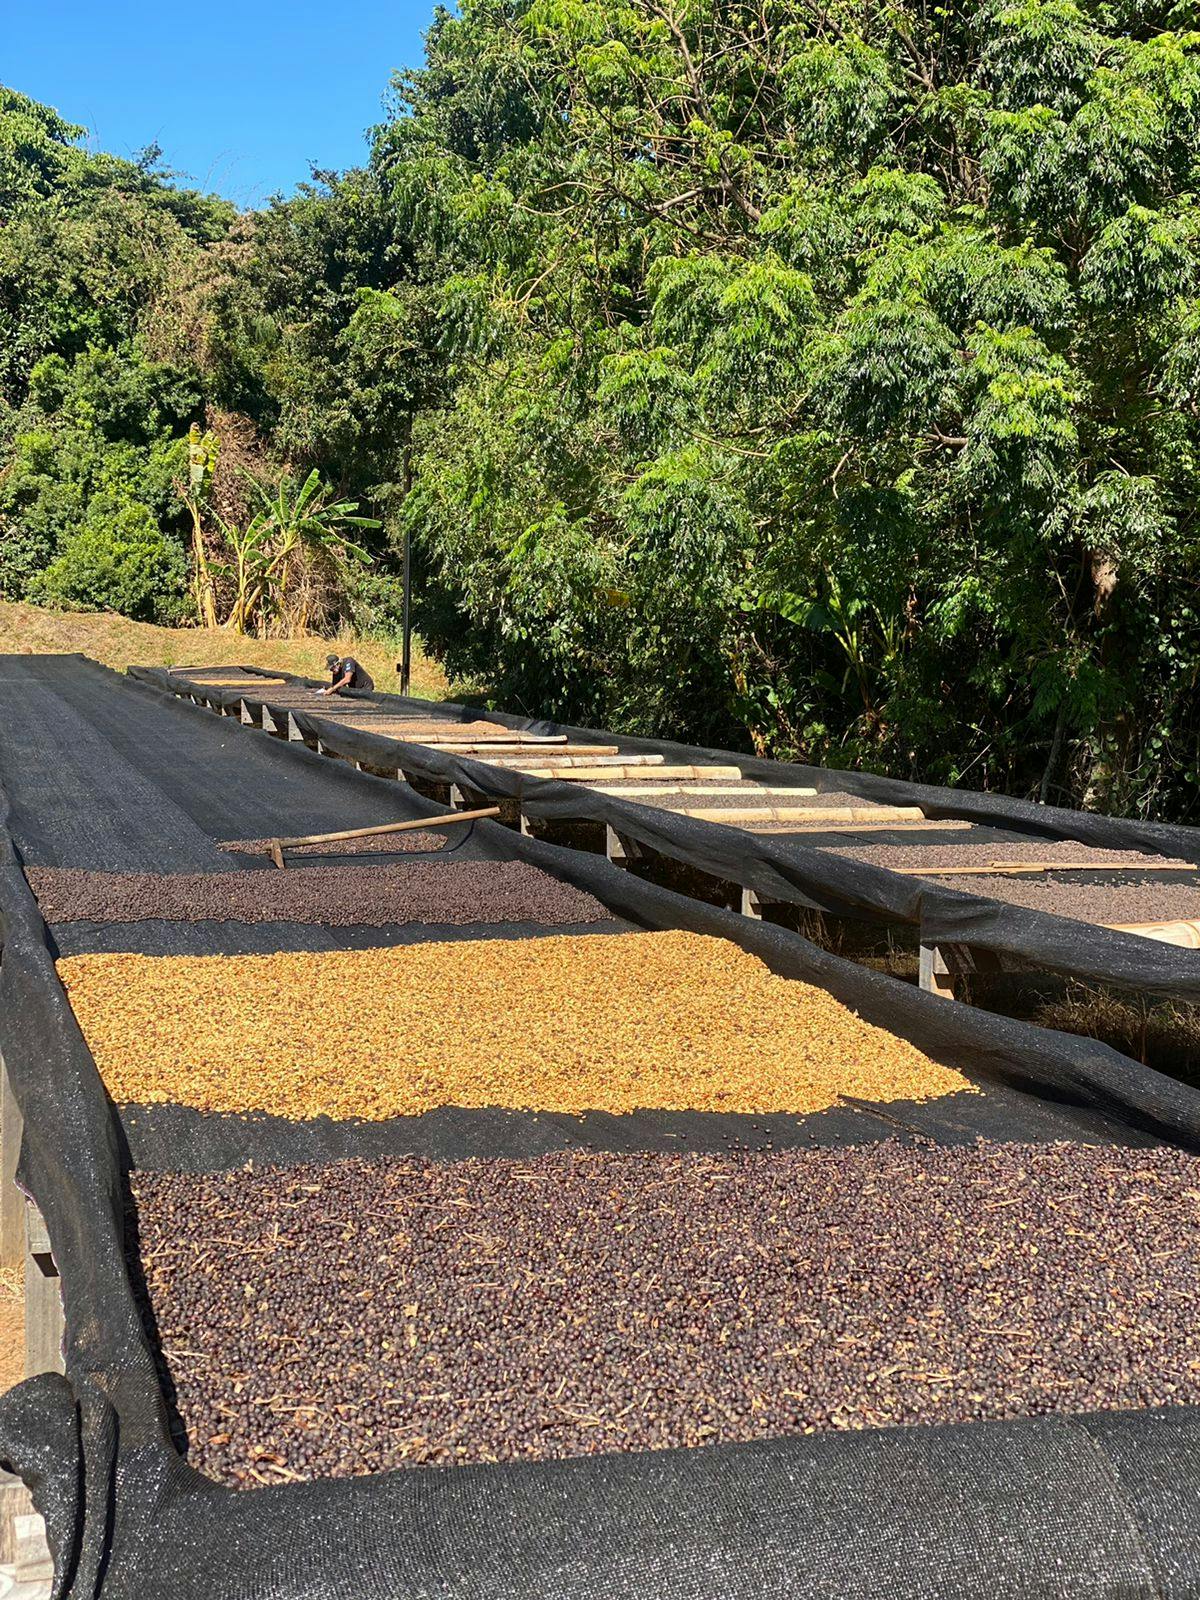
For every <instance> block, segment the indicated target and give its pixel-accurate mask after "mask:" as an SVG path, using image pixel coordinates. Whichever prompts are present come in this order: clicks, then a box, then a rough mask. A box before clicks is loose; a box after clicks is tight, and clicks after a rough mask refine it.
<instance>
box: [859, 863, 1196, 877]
mask: <svg viewBox="0 0 1200 1600" xmlns="http://www.w3.org/2000/svg"><path fill="white" fill-rule="evenodd" d="M871 865H872V866H876V867H878V866H883V867H886V869H887V871H888V872H895V873H898V874H903V875H904V876H905V877H917V878H955V877H981V876H982V877H1008V876H1017V875H1020V874H1022V873H1030V872H1196V871H1198V870H1200V868H1197V867H1196V866H1195V865H1194V863H1192V862H1190V861H1161V862H1159V861H1156V862H1147V861H1134V862H1126V861H1120V862H1117V861H1101V862H1096V863H1095V864H1094V865H1093V864H1089V863H1088V862H1086V861H991V862H987V863H986V864H983V865H979V866H955V867H888V866H887V863H886V862H880V861H873V862H872V863H871Z"/></svg>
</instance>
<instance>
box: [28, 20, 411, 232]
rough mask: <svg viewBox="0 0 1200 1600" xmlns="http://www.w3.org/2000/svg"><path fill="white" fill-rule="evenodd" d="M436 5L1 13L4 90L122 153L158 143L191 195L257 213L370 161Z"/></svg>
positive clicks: (102, 146)
mask: <svg viewBox="0 0 1200 1600" xmlns="http://www.w3.org/2000/svg"><path fill="white" fill-rule="evenodd" d="M433 9H434V0H334V3H329V0H326V3H324V4H319V3H317V0H288V3H285V0H244V3H243V4H240V5H239V4H237V3H235V0H202V3H201V4H199V5H186V4H185V5H179V4H175V5H166V6H164V5H163V4H162V3H161V0H157V3H156V4H154V5H150V4H146V3H142V0H100V3H97V0H88V3H86V4H85V3H81V0H56V3H55V4H53V5H36V4H35V5H29V4H26V5H22V4H20V0H7V3H5V0H0V12H3V13H4V23H3V34H4V41H3V49H2V50H0V81H3V82H4V83H6V84H8V85H9V86H10V87H11V88H14V89H19V90H20V91H21V92H22V94H27V95H31V96H32V97H33V98H34V99H35V100H42V101H45V102H46V103H47V104H49V105H52V106H54V107H55V108H56V109H57V110H58V111H60V112H61V113H62V115H63V116H64V117H66V118H67V120H68V121H70V122H78V123H83V124H85V125H86V126H87V128H88V129H89V131H90V136H91V143H92V144H93V145H94V146H95V147H96V148H98V149H103V150H111V151H112V152H113V154H114V155H121V156H129V155H131V154H132V153H133V152H134V151H135V150H139V149H142V148H143V147H144V146H146V145H148V144H151V143H154V142H155V141H157V142H158V143H159V144H161V145H162V148H163V155H164V158H165V160H166V162H167V164H168V165H169V166H171V167H173V168H176V169H178V170H180V171H182V172H185V173H186V174H187V175H188V177H189V179H190V180H191V181H192V182H193V183H194V184H196V185H197V186H198V187H200V188H203V189H213V190H216V191H217V192H218V193H220V194H224V195H226V196H228V197H229V198H230V199H231V200H234V201H236V202H237V203H238V204H239V205H244V206H250V205H257V204H260V203H261V202H262V201H264V200H265V199H266V198H267V197H268V196H269V195H271V194H272V193H274V192H275V191H277V190H279V191H282V192H284V193H288V192H290V190H292V189H293V188H294V187H295V185H296V184H297V183H301V182H303V181H304V179H305V178H307V177H308V171H309V165H310V163H312V162H316V164H317V165H318V166H321V167H338V168H342V167H348V166H354V165H355V164H357V163H359V162H361V161H362V159H363V158H364V156H365V154H366V144H365V141H364V138H363V135H364V132H365V130H366V129H367V128H368V127H370V126H371V125H372V124H373V123H376V122H378V121H379V120H380V119H381V112H382V99H383V95H384V94H385V92H386V90H387V87H388V80H389V77H390V75H391V73H392V71H393V70H394V69H395V68H397V67H402V66H417V65H419V64H420V61H421V57H422V48H421V34H422V32H423V31H424V29H425V28H427V27H428V25H429V22H430V20H431V18H432V15H433Z"/></svg>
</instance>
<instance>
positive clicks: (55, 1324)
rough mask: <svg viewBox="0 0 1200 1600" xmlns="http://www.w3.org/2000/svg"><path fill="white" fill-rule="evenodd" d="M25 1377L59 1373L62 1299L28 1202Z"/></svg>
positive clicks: (40, 1224) (42, 1228) (45, 1239)
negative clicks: (44, 1373)
mask: <svg viewBox="0 0 1200 1600" xmlns="http://www.w3.org/2000/svg"><path fill="white" fill-rule="evenodd" d="M25 1230H26V1232H25V1238H26V1249H25V1376H26V1377H27V1378H36V1377H38V1375H39V1374H40V1373H43V1372H62V1371H63V1370H64V1366H63V1350H62V1347H63V1334H64V1332H65V1330H66V1324H65V1323H64V1321H63V1306H62V1295H61V1294H60V1293H59V1281H58V1268H57V1267H56V1266H55V1264H54V1257H53V1255H52V1254H51V1252H50V1236H49V1234H48V1233H47V1232H46V1224H45V1222H44V1221H43V1220H42V1214H41V1212H40V1211H39V1210H38V1208H37V1207H36V1206H35V1205H33V1204H32V1202H31V1203H30V1204H29V1205H28V1206H27V1207H26V1210H25Z"/></svg>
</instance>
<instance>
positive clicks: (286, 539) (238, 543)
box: [225, 468, 380, 633]
mask: <svg viewBox="0 0 1200 1600" xmlns="http://www.w3.org/2000/svg"><path fill="white" fill-rule="evenodd" d="M247 482H248V483H249V485H250V488H251V491H252V493H253V494H254V495H255V496H256V497H257V499H258V500H259V502H260V503H259V507H258V510H257V511H256V512H255V514H254V516H253V517H252V518H251V520H250V522H249V523H248V524H247V525H246V527H245V529H244V530H239V529H236V528H227V529H226V530H225V536H226V539H227V540H228V543H229V546H230V549H231V550H232V551H233V555H234V565H233V566H232V567H230V568H227V569H226V571H227V573H228V575H229V577H230V578H231V579H232V581H233V586H234V601H233V606H232V608H231V610H230V613H229V618H228V620H227V622H226V627H229V628H232V629H233V630H234V631H235V632H236V633H245V632H246V631H247V629H248V627H249V626H250V624H251V622H252V621H253V619H254V617H255V615H256V613H257V614H258V615H259V617H260V621H261V623H262V624H264V625H265V624H266V622H267V621H269V619H270V618H271V617H272V616H280V615H282V613H283V610H284V606H285V604H286V597H287V594H288V589H289V583H290V580H291V576H292V572H293V568H294V566H295V564H296V563H297V561H298V560H299V559H300V558H301V557H303V556H309V557H311V556H316V557H318V558H320V559H324V560H325V561H327V562H329V563H330V564H331V565H332V566H333V567H334V568H335V569H336V570H337V571H339V572H344V571H345V568H346V566H347V563H348V562H351V561H354V562H357V563H358V564H359V565H361V566H367V565H369V564H370V560H371V557H370V555H369V554H368V552H367V551H366V550H364V549H363V548H362V546H361V545H358V544H355V543H354V542H353V540H351V539H349V538H347V536H346V534H345V532H344V530H345V529H347V528H378V527H379V526H380V524H379V522H378V521H376V520H375V518H373V517H360V516H358V515H356V513H357V511H358V502H357V501H356V500H332V499H326V498H325V493H324V490H323V485H322V483H321V475H320V473H319V472H318V471H317V470H316V469H315V468H314V469H313V471H312V472H310V473H309V475H308V477H307V478H306V479H305V480H304V482H303V484H301V485H300V486H299V488H297V486H296V483H295V480H294V479H292V478H288V477H284V478H282V479H281V480H280V482H279V484H278V486H277V487H276V488H275V489H274V490H267V489H265V488H264V487H263V485H262V484H260V483H259V482H258V481H257V480H256V479H254V478H251V477H250V476H249V475H248V474H247Z"/></svg>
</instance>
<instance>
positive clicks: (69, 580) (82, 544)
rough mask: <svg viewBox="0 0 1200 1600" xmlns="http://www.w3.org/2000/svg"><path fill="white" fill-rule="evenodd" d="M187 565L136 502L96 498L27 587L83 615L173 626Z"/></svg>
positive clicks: (182, 606) (181, 607)
mask: <svg viewBox="0 0 1200 1600" xmlns="http://www.w3.org/2000/svg"><path fill="white" fill-rule="evenodd" d="M186 589H187V563H186V561H185V558H184V553H183V550H182V548H181V547H180V546H179V545H178V544H176V543H175V542H174V540H171V539H168V538H166V537H165V536H164V534H163V532H162V530H161V529H160V528H159V526H158V524H157V522H155V520H154V517H153V515H152V514H151V512H150V510H149V509H148V508H147V507H146V506H144V505H141V504H139V503H138V502H137V501H133V500H127V501H123V502H122V501H118V500H116V498H115V497H112V496H107V495H98V496H97V497H96V499H95V500H93V501H92V504H91V506H90V507H89V508H88V517H87V521H86V522H85V523H84V525H83V527H82V528H80V530H79V531H78V533H74V534H72V535H71V536H70V537H69V538H68V539H67V541H66V543H65V544H64V545H63V547H62V549H61V550H60V552H59V554H58V555H57V556H56V558H55V559H54V560H53V561H52V562H51V563H50V565H49V566H48V567H47V568H46V570H45V572H44V573H43V574H42V575H41V577H40V578H39V579H38V580H36V582H35V584H34V585H32V586H31V595H32V597H33V598H35V599H37V600H39V601H43V602H46V603H49V604H51V605H60V606H64V607H67V608H70V609H77V610H83V611H100V610H109V611H119V612H120V613H121V615H122V616H126V617H133V618H134V619H135V620H137V621H140V622H161V623H172V622H178V621H179V620H180V618H181V616H182V613H183V611H184V609H185V605H186V601H185V595H186Z"/></svg>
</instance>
